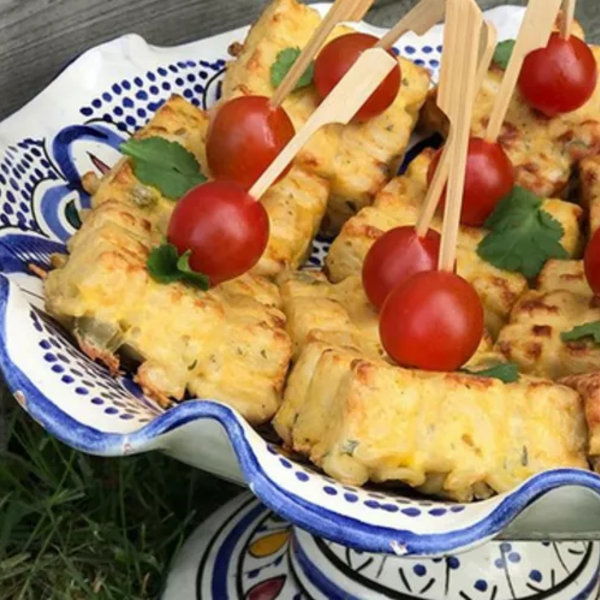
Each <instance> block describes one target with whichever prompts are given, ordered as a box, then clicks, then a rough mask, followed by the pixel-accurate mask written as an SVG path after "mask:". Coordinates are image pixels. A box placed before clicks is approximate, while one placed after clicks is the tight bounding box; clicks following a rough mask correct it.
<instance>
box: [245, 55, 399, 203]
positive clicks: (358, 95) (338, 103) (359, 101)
mask: <svg viewBox="0 0 600 600" xmlns="http://www.w3.org/2000/svg"><path fill="white" fill-rule="evenodd" d="M397 64H398V63H397V62H396V59H395V58H393V57H392V56H390V55H389V54H388V52H386V51H385V50H383V49H381V48H371V49H370V50H366V51H365V52H363V53H362V54H361V55H360V57H359V59H358V60H357V61H356V63H354V65H353V66H352V68H351V69H350V70H349V71H348V72H347V73H346V75H344V77H343V79H342V80H341V81H340V82H339V83H338V84H337V86H336V87H335V88H334V89H333V90H332V91H331V93H330V94H329V95H328V96H327V97H326V98H325V100H323V102H322V103H321V105H320V106H319V108H317V110H315V112H314V113H313V114H312V115H311V116H310V118H309V119H308V121H306V123H305V124H304V126H303V127H302V129H300V131H299V132H298V133H297V134H296V135H295V136H294V137H293V138H292V139H291V140H290V142H289V143H288V145H287V146H286V147H285V148H284V149H283V150H282V151H281V153H280V154H279V156H278V157H277V158H276V159H275V160H274V161H273V162H272V163H271V165H270V166H269V167H268V168H267V169H266V171H265V172H264V173H263V174H262V175H261V176H260V177H259V179H258V181H257V182H256V183H255V184H254V185H253V186H252V189H251V190H250V191H249V194H250V195H251V196H253V197H254V198H256V199H257V200H259V199H260V198H261V196H262V195H263V194H264V193H265V192H266V191H267V190H268V189H269V187H270V186H271V185H272V184H273V182H274V181H275V180H276V179H277V177H279V175H280V174H281V173H282V172H283V170H284V169H285V168H286V167H287V165H288V164H289V163H290V162H291V161H292V160H293V158H294V156H296V154H297V153H298V152H299V151H300V150H301V148H302V147H303V146H304V144H306V142H308V140H309V139H310V138H311V136H312V135H313V134H314V133H315V132H316V131H317V130H318V129H320V128H321V127H323V126H324V125H328V124H330V123H341V124H344V125H345V124H347V123H349V122H350V119H352V117H354V115H355V114H356V113H357V112H358V111H359V109H360V107H361V106H362V105H363V104H364V103H365V102H366V101H367V100H368V99H369V98H370V96H371V94H372V93H373V92H374V91H375V90H376V89H377V87H378V86H379V84H380V83H381V82H382V81H383V80H384V79H385V78H386V77H387V76H388V74H389V73H390V72H391V70H392V69H393V68H394V67H395V66H396V65H397Z"/></svg>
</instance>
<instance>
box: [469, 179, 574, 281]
mask: <svg viewBox="0 0 600 600" xmlns="http://www.w3.org/2000/svg"><path fill="white" fill-rule="evenodd" d="M485 227H487V228H488V229H490V230H491V231H490V233H488V235H487V236H486V237H485V238H484V239H483V240H482V241H481V243H480V244H479V247H478V248H477V253H478V254H479V256H480V257H481V258H483V259H484V260H486V261H487V262H489V263H491V264H492V265H494V266H495V267H498V268H499V269H504V270H505V271H514V272H518V273H522V274H523V275H525V277H527V278H528V279H531V278H533V277H536V276H537V275H538V273H539V272H540V271H541V269H542V267H543V266H544V264H546V261H547V260H548V259H550V258H561V259H565V258H568V257H569V254H568V253H567V251H566V250H565V249H564V248H563V247H562V246H561V244H560V241H561V239H562V237H563V235H564V229H563V226H562V225H561V224H560V223H559V221H557V220H556V219H555V218H554V217H552V215H550V213H548V212H546V211H545V210H543V209H542V199H541V198H539V197H538V196H536V195H535V194H533V193H531V192H529V191H528V190H525V189H524V188H521V187H518V186H516V187H515V188H514V189H513V191H512V192H511V193H510V194H509V195H508V196H506V198H504V199H503V200H502V201H501V202H500V203H499V204H498V206H497V207H496V210H495V211H494V212H493V213H492V215H491V216H490V217H489V219H488V220H487V221H486V223H485Z"/></svg>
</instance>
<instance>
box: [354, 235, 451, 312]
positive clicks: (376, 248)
mask: <svg viewBox="0 0 600 600" xmlns="http://www.w3.org/2000/svg"><path fill="white" fill-rule="evenodd" d="M440 241H441V238H440V234H439V233H438V232H437V231H433V230H432V229H430V230H429V231H428V232H427V234H426V235H425V236H424V237H419V236H418V235H417V232H416V230H415V228H414V227H411V226H408V227H397V228H396V229H391V230H390V231H388V232H387V233H385V234H384V235H382V236H381V237H380V238H379V239H378V240H377V241H376V242H375V243H374V244H373V245H372V246H371V249H370V250H369V253H368V254H367V258H366V259H365V262H364V265H363V271H362V280H363V287H364V288H365V293H366V294H367V297H368V298H369V300H370V301H371V304H373V305H374V306H375V307H376V308H378V309H380V308H381V307H382V306H383V303H384V302H385V300H386V298H387V297H388V295H389V294H390V292H391V291H392V290H393V289H394V288H395V287H396V286H398V285H400V284H401V283H403V282H404V281H406V280H407V279H408V278H409V277H411V276H412V275H415V274H416V273H420V272H421V271H433V270H435V269H436V268H437V263H438V256H439V253H440Z"/></svg>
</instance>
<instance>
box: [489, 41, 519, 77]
mask: <svg viewBox="0 0 600 600" xmlns="http://www.w3.org/2000/svg"><path fill="white" fill-rule="evenodd" d="M516 43H517V42H516V40H506V41H504V42H500V43H499V44H498V45H497V46H496V52H494V62H495V63H496V64H497V65H498V66H499V67H500V68H501V69H504V70H505V71H506V69H507V68H508V63H509V62H510V57H511V56H512V53H513V50H514V49H515V44H516Z"/></svg>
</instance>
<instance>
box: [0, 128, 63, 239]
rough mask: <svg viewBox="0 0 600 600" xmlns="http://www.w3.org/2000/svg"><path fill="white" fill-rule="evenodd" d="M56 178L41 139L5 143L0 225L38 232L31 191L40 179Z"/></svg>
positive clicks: (0, 168) (0, 166)
mask: <svg viewBox="0 0 600 600" xmlns="http://www.w3.org/2000/svg"><path fill="white" fill-rule="evenodd" d="M58 179H59V176H58V174H57V172H56V171H55V169H54V167H53V166H52V164H51V163H50V160H49V159H48V157H47V155H46V151H45V149H44V142H43V140H34V139H31V138H26V139H24V140H22V141H20V142H18V143H17V144H13V145H12V146H9V147H8V148H7V149H6V150H5V152H4V155H2V156H0V228H5V227H16V228H18V229H20V230H22V231H35V232H40V231H41V229H40V227H39V225H38V223H37V220H36V218H35V216H34V215H33V211H32V208H31V205H32V199H33V193H34V191H35V188H36V187H37V186H38V185H39V184H40V183H41V182H42V181H56V180H58Z"/></svg>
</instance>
